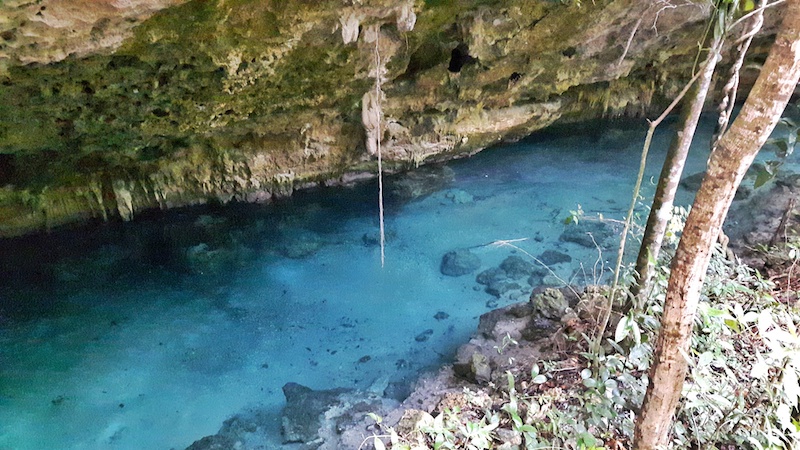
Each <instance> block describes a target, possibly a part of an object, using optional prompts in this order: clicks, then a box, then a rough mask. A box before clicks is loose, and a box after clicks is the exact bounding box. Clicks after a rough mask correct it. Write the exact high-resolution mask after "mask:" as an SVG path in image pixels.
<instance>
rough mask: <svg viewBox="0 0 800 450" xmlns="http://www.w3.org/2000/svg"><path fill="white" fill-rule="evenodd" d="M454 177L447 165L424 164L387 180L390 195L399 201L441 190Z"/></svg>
mask: <svg viewBox="0 0 800 450" xmlns="http://www.w3.org/2000/svg"><path fill="white" fill-rule="evenodd" d="M454 179H455V172H453V169H451V168H449V167H447V166H436V165H430V166H424V167H420V168H418V169H416V170H413V171H410V172H406V173H404V174H402V175H399V176H397V177H394V178H390V179H388V180H387V183H386V184H387V190H388V192H389V194H390V196H391V197H393V198H394V199H396V200H400V201H408V200H414V199H418V198H421V197H425V196H427V195H430V194H433V193H434V192H438V191H441V190H442V189H444V188H445V187H447V185H448V184H450V183H452V182H453V180H454Z"/></svg>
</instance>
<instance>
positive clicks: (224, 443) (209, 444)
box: [186, 409, 274, 450]
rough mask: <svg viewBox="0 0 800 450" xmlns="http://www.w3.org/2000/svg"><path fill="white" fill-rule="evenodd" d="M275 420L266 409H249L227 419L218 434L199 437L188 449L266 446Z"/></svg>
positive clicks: (220, 449) (209, 449)
mask: <svg viewBox="0 0 800 450" xmlns="http://www.w3.org/2000/svg"><path fill="white" fill-rule="evenodd" d="M273 420H274V419H273V416H272V414H270V412H269V411H268V410H266V409H247V410H245V411H243V412H240V413H238V414H236V415H234V416H233V417H231V418H230V419H228V420H226V421H225V422H224V423H223V424H222V428H220V430H219V432H218V433H217V434H214V435H211V436H206V437H204V438H202V439H198V440H197V441H195V442H194V443H192V445H190V446H189V447H187V448H186V450H229V449H234V448H264V446H265V445H267V440H268V439H267V436H268V433H269V430H270V429H271V428H272V421H273Z"/></svg>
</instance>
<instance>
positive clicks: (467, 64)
mask: <svg viewBox="0 0 800 450" xmlns="http://www.w3.org/2000/svg"><path fill="white" fill-rule="evenodd" d="M709 14H710V9H709V5H708V2H700V1H698V2H695V3H693V2H690V1H686V2H683V3H681V4H677V3H665V2H641V1H633V0H594V1H592V2H586V1H585V2H582V4H577V3H576V2H572V1H566V0H564V1H556V0H424V1H423V0H403V1H399V2H398V1H389V0H337V1H331V0H329V1H316V0H315V1H308V0H298V1H284V0H257V1H256V0H215V1H213V0H192V1H183V0H129V1H123V0H103V1H100V2H97V1H88V0H69V1H67V0H38V1H26V2H22V1H10V2H8V1H7V2H4V3H3V4H2V5H0V17H1V18H2V19H0V236H11V235H18V234H22V233H26V232H30V231H34V230H38V229H43V228H47V227H53V226H57V225H60V224H64V223H68V222H73V221H79V220H86V219H90V218H102V219H112V218H116V217H121V218H122V219H125V220H128V219H130V218H131V217H133V215H134V214H136V212H137V211H140V210H143V209H146V208H158V207H160V208H169V207H176V206H183V205H189V204H197V203H203V202H208V201H218V202H228V201H231V200H241V201H249V202H263V201H269V199H270V198H272V197H273V196H276V195H287V194H290V193H291V192H292V190H294V189H297V188H301V187H304V186H307V185H310V184H317V183H329V184H336V183H349V182H353V181H354V180H357V179H360V178H362V177H365V176H367V175H366V174H369V173H374V172H375V157H374V156H373V155H372V154H370V152H369V151H368V149H367V146H365V144H364V142H365V135H366V132H365V126H364V124H363V123H362V121H363V120H366V116H365V117H363V118H362V98H364V99H367V100H368V98H367V97H364V95H365V93H367V92H369V91H372V90H374V86H375V76H376V74H377V75H378V76H379V81H380V83H381V89H382V93H383V94H382V96H381V98H380V99H378V97H377V96H375V97H374V98H372V101H373V103H370V104H375V101H377V100H379V104H380V110H381V112H382V115H380V116H378V117H380V137H381V146H382V153H383V159H384V162H385V163H386V164H385V165H386V166H388V169H389V170H402V169H404V168H410V167H415V166H417V165H420V164H424V163H428V162H432V161H438V160H443V159H448V158H454V157H458V156H463V155H468V154H472V153H474V152H476V151H478V150H480V149H482V148H485V147H486V146H488V145H491V144H492V143H495V142H498V141H499V140H503V139H515V138H519V137H522V136H524V135H526V134H528V133H530V132H532V131H534V130H537V129H541V128H543V127H546V126H548V125H550V124H552V123H553V122H555V121H557V120H561V121H564V120H578V119H587V118H593V117H599V116H604V115H605V116H614V115H623V114H625V115H639V114H644V113H646V112H647V111H648V108H651V107H655V106H658V105H663V103H664V100H665V99H668V98H670V97H671V96H673V95H674V94H675V93H676V92H677V91H678V90H679V89H680V88H681V87H682V84H683V83H684V81H685V80H686V79H688V78H689V75H690V72H691V65H692V63H693V62H694V58H695V54H696V51H697V43H698V40H700V38H701V35H702V32H703V26H704V21H705V19H706V18H707V16H708V15H709ZM767 34H768V33H767ZM376 58H379V59H378V60H376ZM373 112H374V111H373ZM373 130H374V128H373Z"/></svg>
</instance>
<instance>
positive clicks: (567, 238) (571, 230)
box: [559, 220, 614, 248]
mask: <svg viewBox="0 0 800 450" xmlns="http://www.w3.org/2000/svg"><path fill="white" fill-rule="evenodd" d="M613 235H614V230H613V229H612V228H611V226H610V225H609V224H607V223H605V222H600V221H594V220H582V221H580V222H578V223H575V222H573V223H570V224H568V225H567V226H566V227H565V228H564V232H563V233H561V236H560V237H559V240H561V241H564V242H573V243H575V244H578V245H582V246H584V247H588V248H596V247H597V246H600V247H601V248H602V247H605V246H606V245H605V243H606V240H607V239H608V238H610V237H611V236H613ZM592 238H594V240H592Z"/></svg>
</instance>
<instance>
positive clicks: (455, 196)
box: [444, 189, 475, 205]
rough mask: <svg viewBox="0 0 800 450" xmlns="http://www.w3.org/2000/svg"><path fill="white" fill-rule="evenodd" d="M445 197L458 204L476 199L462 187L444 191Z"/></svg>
mask: <svg viewBox="0 0 800 450" xmlns="http://www.w3.org/2000/svg"><path fill="white" fill-rule="evenodd" d="M444 198H446V199H448V200H450V201H451V202H453V204H456V205H463V204H466V203H472V202H473V201H475V199H474V197H473V196H472V194H470V193H469V192H466V191H463V190H461V189H450V190H448V191H446V192H445V193H444Z"/></svg>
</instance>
